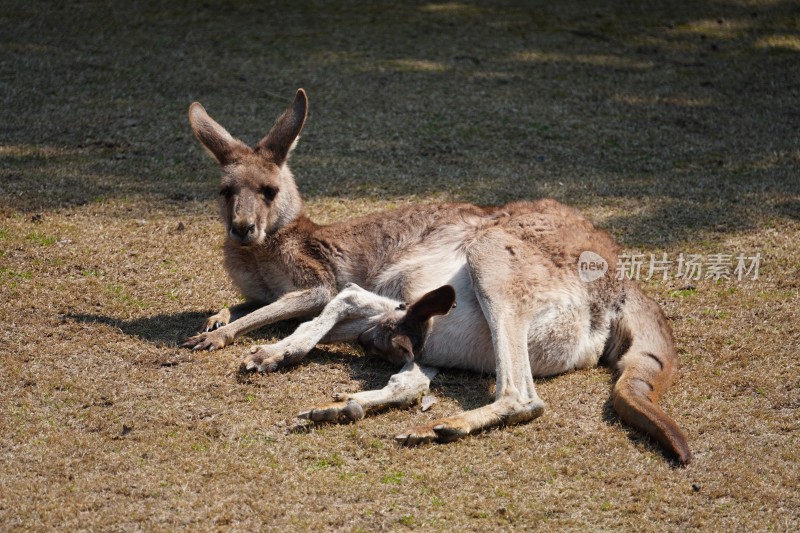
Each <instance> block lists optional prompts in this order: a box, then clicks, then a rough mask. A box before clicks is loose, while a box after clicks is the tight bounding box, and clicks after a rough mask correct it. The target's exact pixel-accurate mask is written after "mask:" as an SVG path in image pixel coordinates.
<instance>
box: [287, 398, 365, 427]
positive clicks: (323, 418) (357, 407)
mask: <svg viewBox="0 0 800 533" xmlns="http://www.w3.org/2000/svg"><path fill="white" fill-rule="evenodd" d="M334 398H336V399H337V400H338V401H335V402H329V403H323V404H321V405H318V406H317V407H313V408H311V409H309V410H308V411H303V412H302V413H300V414H299V415H297V416H298V418H303V419H306V420H311V421H312V422H338V423H346V422H356V421H358V420H361V419H362V418H364V415H365V411H364V407H363V406H362V405H361V404H360V403H358V401H356V400H354V399H353V398H350V397H348V396H347V395H338V394H334Z"/></svg>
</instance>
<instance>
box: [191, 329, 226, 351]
mask: <svg viewBox="0 0 800 533" xmlns="http://www.w3.org/2000/svg"><path fill="white" fill-rule="evenodd" d="M231 343H233V335H231V334H229V333H228V332H227V331H225V329H224V328H221V329H216V330H214V331H209V332H207V333H199V334H197V335H194V336H192V337H189V338H188V339H186V340H185V341H184V342H183V344H181V348H191V349H192V351H193V352H194V351H197V350H208V351H209V352H213V351H214V350H219V349H221V348H224V347H226V346H228V345H229V344H231Z"/></svg>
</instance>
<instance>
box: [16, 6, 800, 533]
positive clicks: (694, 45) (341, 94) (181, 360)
mask: <svg viewBox="0 0 800 533" xmlns="http://www.w3.org/2000/svg"><path fill="white" fill-rule="evenodd" d="M796 15H797V13H796V6H795V4H794V3H793V2H789V1H784V0H771V1H766V0H765V1H758V0H756V1H748V2H733V1H731V2H704V1H700V2H677V1H668V2H655V1H646V2H644V3H642V2H611V1H607V0H601V1H600V2H593V3H591V4H589V3H586V2H574V1H567V2H557V3H549V4H548V3H540V4H539V5H536V6H534V7H531V5H530V3H527V2H517V1H513V0H512V1H509V2H502V3H497V2H488V1H486V2H461V3H459V2H438V3H436V2H433V3H431V2H406V3H392V4H374V3H359V2H355V3H352V2H347V3H345V2H329V3H319V2H305V1H299V2H291V3H290V2H277V3H272V4H268V3H264V2H257V1H249V0H242V1H239V0H237V1H232V2H224V3H217V2H208V3H205V4H198V3H196V2H184V1H176V2H169V3H168V4H166V5H164V4H159V3H153V4H148V5H142V4H141V3H131V2H116V1H114V2H111V3H110V4H109V3H103V4H101V3H98V2H94V1H86V2H80V3H78V2H75V3H70V4H63V5H61V4H58V5H56V3H52V5H51V4H41V3H36V2H34V3H31V2H18V1H16V0H11V1H10V2H6V3H5V4H4V8H3V12H2V13H0V30H2V31H0V35H2V37H0V72H1V73H2V76H0V109H2V110H3V114H2V120H1V121H0V302H2V305H0V321H2V324H3V327H2V328H0V406H2V407H0V530H3V531H6V530H8V531H50V530H54V529H65V530H178V529H189V530H201V531H203V530H241V531H257V530H263V529H271V528H274V529H287V530H300V531H303V530H313V531H318V530H343V531H359V530H361V531H375V530H382V529H390V530H397V529H401V530H404V529H419V530H422V531H428V530H448V531H449V530H468V531H471V530H476V529H522V530H546V531H552V530H640V529H652V530H659V531H661V530H673V531H677V530H680V531H683V530H687V529H701V530H748V531H749V530H764V529H773V530H779V531H794V530H797V529H799V528H800V523H799V522H798V516H800V497H799V496H798V492H797V487H796V485H797V479H798V478H800V466H798V464H799V463H798V461H797V450H798V448H799V447H800V439H798V435H800V425H799V424H798V420H800V417H798V408H800V370H798V369H799V368H800V367H799V366H798V364H797V355H798V352H800V315H798V309H800V290H799V289H800V246H798V242H800V180H798V177H797V176H798V168H800V146H798V140H797V124H798V119H799V115H798V112H797V110H798V109H800V97H799V96H798V92H797V89H796V88H797V87H798V86H800V69H798V68H797V62H798V58H800V45H798V43H800V37H798V27H797V16H796ZM298 87H304V88H305V89H306V90H307V91H308V92H309V95H310V99H311V111H310V116H309V121H308V124H307V126H306V128H305V130H304V132H303V138H302V140H301V142H300V144H299V146H298V148H297V150H296V151H295V153H294V156H293V158H292V168H293V170H294V171H295V174H296V176H297V180H298V184H299V186H300V188H301V191H302V192H303V194H304V195H305V197H306V200H307V206H306V207H307V212H308V214H309V215H310V216H311V217H312V218H313V219H314V220H316V221H318V222H320V223H328V222H332V221H336V220H341V219H343V218H345V217H349V216H353V215H359V214H365V213H369V212H373V211H377V210H381V209H388V208H392V207H398V206H402V205H407V204H410V203H418V202H426V201H451V200H453V201H471V202H478V203H498V202H504V201H508V200H514V199H522V198H535V197H541V196H551V197H555V198H557V199H559V200H561V201H564V202H567V203H569V204H572V205H575V206H577V207H579V208H581V209H582V210H584V211H585V212H586V213H587V214H588V215H589V216H590V217H591V218H592V219H594V220H595V221H596V222H597V223H598V224H599V225H600V226H602V227H604V228H606V229H608V230H609V231H610V232H611V233H612V234H614V235H615V237H617V239H618V240H619V241H620V243H621V244H622V246H623V251H624V252H625V253H626V254H629V255H630V254H643V256H644V257H647V258H649V257H650V256H651V254H652V255H653V256H654V257H656V258H658V259H661V258H662V257H663V254H667V258H668V259H669V260H672V261H674V264H673V265H672V270H670V271H669V275H668V276H666V279H664V277H663V276H661V275H660V272H656V273H655V275H653V276H652V278H651V279H649V280H648V281H647V282H646V283H645V287H646V290H647V291H648V292H649V293H650V294H651V295H652V296H653V297H655V298H656V299H657V300H658V301H660V302H661V304H662V305H663V307H664V308H665V310H666V312H667V315H668V317H669V320H670V323H671V325H672V327H673V329H674V331H675V334H676V338H677V340H678V346H679V351H680V355H681V360H682V369H681V373H680V376H679V378H678V380H677V381H676V383H675V384H674V385H673V386H672V388H670V389H669V391H668V392H667V393H666V395H665V398H664V401H663V404H664V406H665V408H666V409H667V410H668V411H669V412H670V413H671V414H672V415H673V416H674V417H675V418H676V419H677V420H678V421H679V422H680V424H681V425H682V426H683V427H685V428H686V431H687V433H688V435H689V439H690V442H691V444H692V447H693V451H694V462H693V463H692V464H691V465H690V466H689V467H688V468H683V469H680V468H674V467H673V466H672V465H671V464H670V463H668V462H667V461H665V460H664V458H663V457H662V455H661V454H660V452H659V448H658V447H657V446H655V445H653V443H651V442H649V441H648V440H647V439H645V438H643V437H642V436H641V435H639V434H637V433H635V432H633V431H630V430H628V429H627V428H625V427H622V426H620V424H619V423H618V421H617V419H616V417H615V416H614V415H613V414H612V412H611V411H610V409H609V406H608V405H607V404H606V402H607V399H608V393H609V388H610V383H611V375H610V374H609V372H608V371H607V370H605V369H602V368H599V369H591V370H585V371H580V372H574V373H570V374H567V375H564V376H559V377H556V378H552V379H547V380H539V381H538V382H537V389H538V391H539V393H540V395H541V396H542V398H543V399H544V400H545V401H546V402H547V405H548V408H547V411H546V412H545V414H544V415H543V416H542V417H541V418H540V419H538V420H536V421H535V422H533V423H531V424H527V425H523V426H519V427H513V428H504V429H499V430H496V431H489V432H486V433H484V434H481V435H478V436H475V437H471V438H467V439H464V440H462V441H459V442H456V443H452V444H449V445H435V446H426V447H421V448H415V449H406V448H400V447H398V446H396V445H395V443H394V441H393V438H392V437H393V435H395V434H396V433H398V432H399V431H402V430H403V429H405V427H406V426H410V425H417V424H422V423H425V422H427V421H429V420H432V419H433V418H435V417H440V416H446V415H447V414H450V413H454V412H457V411H459V410H462V409H468V408H471V407H475V406H478V405H481V404H484V403H486V402H487V401H489V399H490V398H491V397H492V394H493V380H492V379H491V378H489V377H487V376H477V375H472V374H469V373H461V372H444V373H442V374H440V375H439V376H438V377H437V378H436V379H435V380H434V382H433V385H432V392H433V393H434V394H435V395H436V396H437V398H438V399H439V402H438V403H437V404H436V405H435V406H434V407H433V409H431V411H428V412H421V411H419V410H418V409H413V410H406V411H389V412H386V413H383V414H380V415H376V416H372V417H368V418H366V419H364V420H362V421H360V422H359V423H358V424H354V425H349V426H323V427H319V428H316V429H313V430H311V431H301V430H300V429H298V427H297V422H296V420H295V414H296V413H298V412H300V411H302V410H304V409H306V408H308V407H310V406H311V405H314V404H317V403H319V402H321V401H325V400H327V399H328V398H329V397H330V394H331V393H333V392H342V391H355V390H361V389H365V388H375V387H379V386H382V385H383V384H384V383H385V381H386V380H387V379H388V377H389V376H390V375H391V373H392V371H393V370H394V369H393V368H392V367H390V366H388V365H386V364H384V363H382V362H379V361H373V360H370V359H367V358H364V357H361V354H360V352H359V350H358V349H356V348H354V347H352V346H348V345H334V346H325V347H320V348H319V349H318V350H315V351H314V352H313V353H312V355H311V357H309V358H308V360H307V361H305V362H303V363H302V364H300V365H298V366H297V367H296V368H292V369H287V370H285V371H281V372H278V373H276V374H271V375H250V374H240V373H239V372H238V371H237V369H238V363H239V359H240V356H241V355H242V354H243V353H245V351H246V350H247V349H248V347H249V345H251V344H253V343H256V342H268V341H270V340H274V339H277V338H279V337H281V336H283V335H286V334H287V333H288V332H289V331H291V329H292V327H293V325H288V326H275V327H271V328H265V329H263V330H260V331H257V332H254V333H252V334H251V335H249V336H247V337H245V338H243V339H240V340H238V341H237V342H236V343H235V344H234V345H233V346H231V347H229V348H227V349H226V350H224V351H221V352H218V353H212V354H207V353H190V352H187V351H184V350H180V349H178V348H177V342H178V341H179V340H180V339H181V338H183V337H184V336H185V335H187V334H189V333H191V332H192V331H193V330H194V328H196V327H198V326H199V324H200V323H202V321H203V320H204V318H205V316H207V314H208V313H209V312H211V311H212V310H213V311H216V310H218V309H219V308H220V307H222V306H224V305H229V304H233V303H236V302H237V301H238V300H239V296H238V295H237V294H236V293H235V291H234V290H233V289H232V287H231V285H230V284H229V282H228V281H227V278H226V275H225V272H224V270H223V268H222V265H221V253H220V245H221V242H222V228H221V227H220V225H219V224H218V223H217V221H216V213H217V207H216V186H217V185H216V181H217V178H218V169H217V168H216V167H215V166H214V164H213V163H212V162H211V160H210V159H209V158H208V157H207V156H206V154H204V153H203V150H202V149H201V148H200V147H199V146H198V143H197V142H196V141H195V139H194V138H193V136H192V134H191V131H190V129H189V126H188V123H187V120H186V110H187V108H188V105H189V104H190V103H191V102H192V101H194V100H198V101H201V102H202V103H203V104H204V105H205V106H206V108H207V109H208V111H209V112H210V113H211V115H212V116H214V117H215V118H217V119H218V120H219V121H220V122H221V123H223V124H224V125H225V126H227V127H228V128H229V129H230V130H231V132H232V133H233V134H235V135H237V136H240V137H241V138H242V139H244V140H245V141H247V142H251V143H252V142H254V141H256V140H257V139H258V138H260V136H261V135H263V134H264V133H265V132H266V131H267V129H268V128H269V126H270V125H271V124H272V121H273V120H274V118H275V117H276V116H277V115H278V114H279V113H280V112H281V111H282V110H283V108H284V107H285V106H286V105H287V104H288V103H289V102H290V101H291V98H292V95H293V94H294V91H295V90H296V89H297V88H298ZM680 254H684V257H688V255H689V254H692V255H697V256H698V257H700V258H702V261H703V262H702V267H703V268H704V269H705V268H707V267H708V262H709V258H710V257H713V258H715V260H716V264H717V267H716V268H718V269H719V268H722V267H724V266H725V265H724V264H722V266H720V265H721V263H720V261H719V260H721V259H723V258H724V257H720V256H719V255H718V254H722V255H723V256H727V255H730V256H731V257H732V259H731V260H732V263H731V265H730V266H729V268H730V272H728V274H729V277H727V278H726V277H721V278H720V279H718V280H715V279H714V277H713V276H712V277H710V278H706V277H705V273H706V272H707V271H706V270H703V274H702V275H701V276H700V277H699V278H698V279H689V277H687V276H679V275H678V272H677V266H678V265H677V259H678V257H680ZM739 254H743V256H745V257H747V258H752V257H755V256H756V254H760V255H759V257H760V260H761V264H760V268H759V276H758V278H757V279H755V277H754V276H753V275H752V274H753V273H752V272H751V273H750V274H749V275H744V276H742V279H738V278H737V276H736V275H734V272H733V269H734V268H735V267H736V258H737V257H738V255H739ZM722 263H724V261H723V262H722ZM645 266H649V263H648V264H646V265H645ZM682 266H685V265H682ZM646 274H647V270H646V268H645V269H643V276H642V277H645V275H646Z"/></svg>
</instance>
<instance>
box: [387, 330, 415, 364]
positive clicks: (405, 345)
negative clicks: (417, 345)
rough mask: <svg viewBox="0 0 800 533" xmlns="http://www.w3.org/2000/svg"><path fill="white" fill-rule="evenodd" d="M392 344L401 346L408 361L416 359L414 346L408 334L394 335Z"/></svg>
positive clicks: (396, 346)
mask: <svg viewBox="0 0 800 533" xmlns="http://www.w3.org/2000/svg"><path fill="white" fill-rule="evenodd" d="M392 346H394V347H395V348H399V349H400V350H401V351H402V352H403V355H404V356H405V360H406V362H409V361H413V360H414V348H413V346H412V345H411V339H410V338H409V337H408V335H395V336H394V337H392Z"/></svg>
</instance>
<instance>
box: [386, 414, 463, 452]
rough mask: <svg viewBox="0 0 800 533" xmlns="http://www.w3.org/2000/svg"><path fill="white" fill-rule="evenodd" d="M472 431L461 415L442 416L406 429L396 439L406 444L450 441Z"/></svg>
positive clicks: (414, 444)
mask: <svg viewBox="0 0 800 533" xmlns="http://www.w3.org/2000/svg"><path fill="white" fill-rule="evenodd" d="M470 433H471V428H470V426H469V424H467V423H466V421H464V420H461V419H460V418H459V417H452V418H440V419H439V420H436V421H434V422H432V423H430V424H425V425H423V426H417V427H414V428H411V429H409V430H407V431H404V432H402V433H400V434H399V435H397V436H396V437H395V440H396V441H397V442H398V443H400V444H403V445H405V446H416V445H417V444H427V443H429V442H433V441H436V442H450V441H453V440H456V439H460V438H461V437H465V436H467V435H469V434H470Z"/></svg>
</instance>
